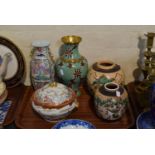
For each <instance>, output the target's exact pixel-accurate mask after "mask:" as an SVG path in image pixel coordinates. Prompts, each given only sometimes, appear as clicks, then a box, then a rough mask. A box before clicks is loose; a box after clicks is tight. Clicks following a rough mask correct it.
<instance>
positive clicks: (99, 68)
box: [87, 60, 125, 94]
mask: <svg viewBox="0 0 155 155" xmlns="http://www.w3.org/2000/svg"><path fill="white" fill-rule="evenodd" d="M108 82H115V83H118V84H119V85H120V84H121V85H123V84H124V83H125V75H124V73H123V71H122V69H121V67H120V65H118V64H115V63H114V62H112V61H109V60H102V61H98V62H95V63H94V64H93V65H92V66H91V68H90V70H89V72H88V75H87V84H88V88H89V90H90V92H91V93H92V94H94V92H95V91H96V89H97V87H98V86H99V85H103V84H105V83H108Z"/></svg>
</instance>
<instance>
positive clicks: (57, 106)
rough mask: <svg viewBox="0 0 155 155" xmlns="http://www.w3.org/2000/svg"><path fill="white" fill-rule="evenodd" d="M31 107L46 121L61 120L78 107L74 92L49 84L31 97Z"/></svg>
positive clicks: (60, 85) (58, 84)
mask: <svg viewBox="0 0 155 155" xmlns="http://www.w3.org/2000/svg"><path fill="white" fill-rule="evenodd" d="M32 107H33V109H34V110H35V111H36V112H37V113H38V114H40V115H41V116H42V117H43V118H44V119H45V120H46V121H49V122H51V121H54V120H58V119H62V118H64V117H66V116H67V115H69V114H70V113H71V112H72V111H73V110H74V109H75V108H77V107H78V102H77V99H76V94H75V92H74V91H73V90H72V89H71V88H68V87H67V86H65V85H63V84H61V83H56V82H53V83H50V84H47V85H45V86H44V87H42V88H40V89H38V90H36V91H35V93H34V94H33V95H32Z"/></svg>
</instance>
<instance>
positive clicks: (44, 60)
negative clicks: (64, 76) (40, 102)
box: [31, 47, 55, 89]
mask: <svg viewBox="0 0 155 155" xmlns="http://www.w3.org/2000/svg"><path fill="white" fill-rule="evenodd" d="M32 55H33V57H32V60H31V81H32V84H33V87H34V88H35V89H39V88H41V87H43V86H44V85H46V84H47V83H50V82H53V81H54V74H55V73H54V72H55V71H54V63H53V61H52V59H51V56H50V53H49V48H48V47H35V48H33V50H32Z"/></svg>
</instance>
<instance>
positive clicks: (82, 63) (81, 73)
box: [56, 36, 88, 96]
mask: <svg viewBox="0 0 155 155" xmlns="http://www.w3.org/2000/svg"><path fill="white" fill-rule="evenodd" d="M62 42H63V43H64V45H62V47H63V48H62V51H61V55H60V58H59V59H58V60H57V62H56V74H57V77H58V79H59V80H60V82H62V83H63V84H65V85H67V86H69V87H71V88H72V89H73V90H74V91H75V92H76V94H77V96H80V90H79V85H80V83H81V81H83V80H84V79H85V78H86V76H87V72H88V62H87V60H86V59H85V58H84V57H83V56H81V55H80V53H79V50H78V45H79V43H80V42H81V37H79V36H65V37H63V38H62Z"/></svg>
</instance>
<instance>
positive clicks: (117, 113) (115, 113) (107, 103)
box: [95, 98, 128, 120]
mask: <svg viewBox="0 0 155 155" xmlns="http://www.w3.org/2000/svg"><path fill="white" fill-rule="evenodd" d="M127 103H128V99H124V100H123V99H121V98H120V99H114V98H109V99H107V100H100V99H99V98H95V107H96V109H97V112H98V114H99V115H101V116H102V117H103V118H104V119H107V120H116V119H118V118H120V117H121V116H122V114H123V113H124V111H125V107H126V105H127Z"/></svg>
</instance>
